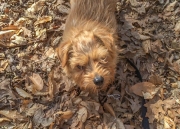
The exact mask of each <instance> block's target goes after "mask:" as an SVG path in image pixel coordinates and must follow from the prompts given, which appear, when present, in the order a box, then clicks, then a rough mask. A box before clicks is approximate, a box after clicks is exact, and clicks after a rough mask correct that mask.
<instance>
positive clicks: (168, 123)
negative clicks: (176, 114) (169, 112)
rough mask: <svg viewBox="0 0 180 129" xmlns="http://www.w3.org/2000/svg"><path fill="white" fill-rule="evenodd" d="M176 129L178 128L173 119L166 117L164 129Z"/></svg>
mask: <svg viewBox="0 0 180 129" xmlns="http://www.w3.org/2000/svg"><path fill="white" fill-rule="evenodd" d="M175 128H176V125H175V123H174V121H173V120H172V119H171V118H169V117H167V116H165V117H164V129H175Z"/></svg>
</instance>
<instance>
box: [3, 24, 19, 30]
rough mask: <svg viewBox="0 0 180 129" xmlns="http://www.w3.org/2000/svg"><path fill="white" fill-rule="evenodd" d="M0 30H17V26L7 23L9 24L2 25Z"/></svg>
mask: <svg viewBox="0 0 180 129" xmlns="http://www.w3.org/2000/svg"><path fill="white" fill-rule="evenodd" d="M1 30H19V27H18V26H15V25H9V26H6V27H3V28H2V29H1Z"/></svg>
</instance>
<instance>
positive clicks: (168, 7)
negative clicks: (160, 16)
mask: <svg viewBox="0 0 180 129" xmlns="http://www.w3.org/2000/svg"><path fill="white" fill-rule="evenodd" d="M177 3H178V1H176V0H175V1H174V2H172V3H170V4H169V5H168V6H167V7H166V8H165V11H168V12H170V11H173V10H174V7H175V5H176V4H177Z"/></svg>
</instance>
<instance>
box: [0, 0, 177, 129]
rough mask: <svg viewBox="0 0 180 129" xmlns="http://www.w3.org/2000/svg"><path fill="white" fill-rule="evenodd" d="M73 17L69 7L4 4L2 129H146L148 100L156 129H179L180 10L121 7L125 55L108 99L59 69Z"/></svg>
mask: <svg viewBox="0 0 180 129" xmlns="http://www.w3.org/2000/svg"><path fill="white" fill-rule="evenodd" d="M69 9H70V4H69V2H68V1H67V0H0V98H1V99H0V129H7V128H8V129H41V128H43V129H141V128H142V126H141V124H142V118H141V106H142V97H143V98H144V99H145V100H146V104H145V106H146V107H147V114H146V116H147V117H148V118H149V123H150V128H151V129H180V2H179V1H178V0H119V2H118V3H117V12H116V16H117V21H118V35H119V39H120V40H119V42H118V46H119V48H120V49H119V52H120V53H121V54H120V55H119V57H120V60H119V63H118V65H117V74H116V79H115V82H114V83H113V84H112V85H111V86H110V87H109V89H108V91H107V92H106V93H104V94H103V97H102V96H100V95H93V94H91V93H88V92H85V91H81V90H79V89H78V88H77V86H74V85H73V83H71V80H69V79H68V78H67V77H66V76H65V75H64V74H63V72H62V69H61V67H60V62H59V60H58V59H57V56H56V53H55V48H56V47H57V46H58V44H59V43H60V41H61V37H62V33H63V30H64V24H65V20H66V18H67V14H68V12H69ZM127 59H128V60H129V61H130V62H131V63H133V64H134V65H135V66H136V67H137V69H138V71H139V72H140V74H141V76H142V82H141V80H140V77H139V75H137V69H135V68H134V67H132V64H131V63H130V62H129V61H128V60H127ZM100 97H102V99H103V100H102V99H101V98H100Z"/></svg>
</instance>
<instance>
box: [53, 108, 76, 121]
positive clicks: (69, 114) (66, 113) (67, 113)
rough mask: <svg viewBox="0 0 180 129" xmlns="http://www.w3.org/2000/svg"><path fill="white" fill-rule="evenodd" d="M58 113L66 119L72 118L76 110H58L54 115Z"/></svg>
mask: <svg viewBox="0 0 180 129" xmlns="http://www.w3.org/2000/svg"><path fill="white" fill-rule="evenodd" d="M57 114H58V115H60V118H62V119H64V120H68V119H70V118H71V117H72V116H73V114H74V112H73V111H71V110H68V111H58V112H56V113H55V114H54V115H57Z"/></svg>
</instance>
